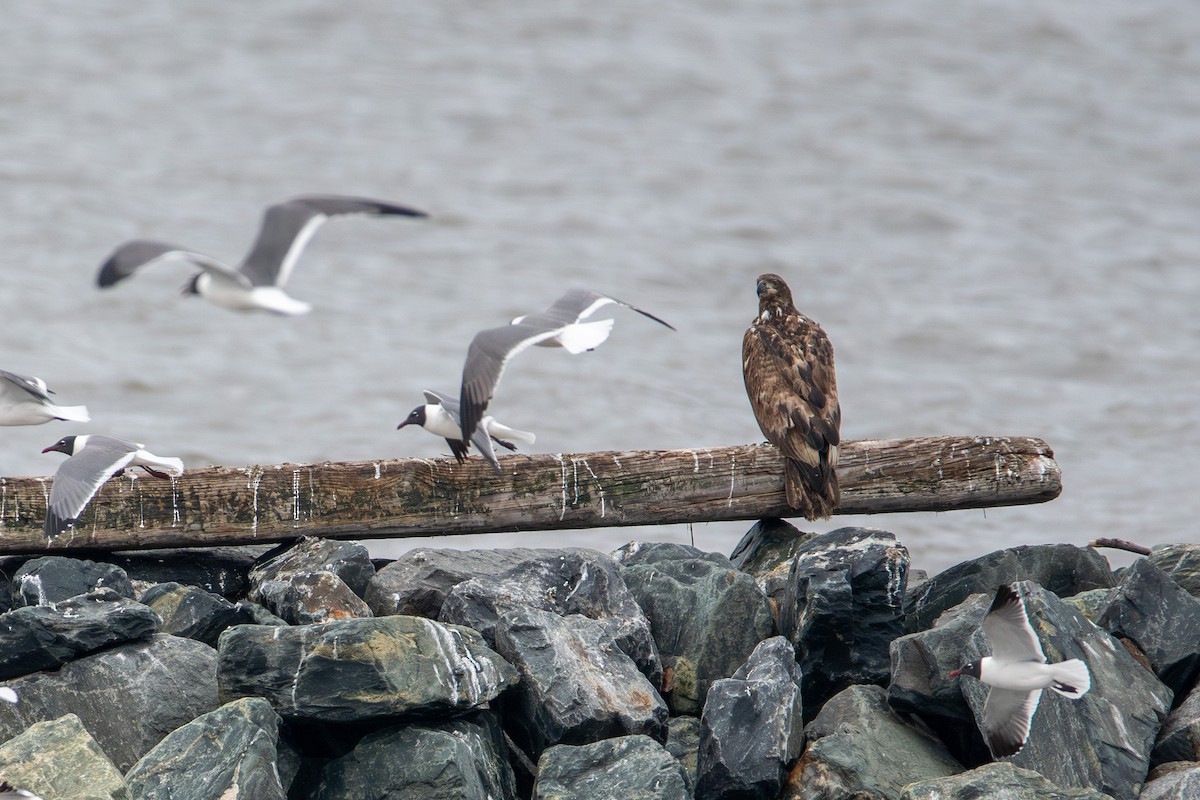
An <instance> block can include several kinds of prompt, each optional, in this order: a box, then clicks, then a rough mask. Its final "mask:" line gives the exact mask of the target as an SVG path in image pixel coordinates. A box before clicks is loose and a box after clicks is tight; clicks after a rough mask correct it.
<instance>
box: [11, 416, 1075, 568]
mask: <svg viewBox="0 0 1200 800" xmlns="http://www.w3.org/2000/svg"><path fill="white" fill-rule="evenodd" d="M500 463H501V466H502V467H503V468H504V473H503V474H502V475H496V474H495V473H493V472H492V470H491V469H490V468H489V467H488V466H487V464H485V463H484V462H483V461H482V459H479V458H471V459H470V460H468V461H467V462H466V463H465V464H458V463H457V462H455V461H454V460H453V459H450V458H445V459H419V458H405V459H396V460H390V461H356V462H331V463H322V464H281V465H276V466H251V467H208V468H205V469H192V470H189V471H188V472H187V473H186V474H185V475H183V476H182V477H180V478H178V479H175V480H171V481H166V480H158V479H155V478H152V477H149V476H144V475H141V473H140V471H138V476H135V475H134V471H132V470H131V471H129V472H126V473H125V474H124V475H122V476H120V477H116V478H113V479H111V480H109V481H108V482H107V483H106V484H105V485H104V486H103V487H102V488H101V490H100V492H99V493H98V494H97V495H96V497H95V498H93V500H92V502H91V504H90V505H89V506H88V507H87V509H85V510H84V513H83V516H82V518H81V519H80V520H79V522H78V523H77V524H76V525H75V527H74V528H72V529H71V530H68V531H67V532H66V533H64V534H62V535H61V536H58V537H56V538H54V539H53V540H47V539H46V537H44V536H43V535H42V520H43V518H44V517H45V513H46V498H47V496H48V492H49V489H50V485H51V482H52V479H50V478H0V554H10V553H42V552H59V551H68V550H88V549H94V550H129V549H141V548H152V547H193V546H213V545H231V544H253V543H269V542H277V541H284V540H288V539H292V538H295V537H297V536H300V535H313V536H326V537H332V538H354V539H368V538H399V537H406V536H432V535H438V534H465V533H494V532H502V531H525V530H557V529H563V530H566V529H574V528H594V527H607V526H620V525H659V524H669V523H685V522H714V521H720V520H753V519H759V518H762V517H771V516H777V517H789V516H794V512H792V511H791V510H790V509H789V508H788V507H787V505H786V502H785V500H784V492H783V478H782V473H783V468H782V461H781V456H780V454H779V452H778V451H777V450H776V449H775V448H774V447H771V446H770V445H765V444H763V445H738V446H733V447H714V448H702V449H696V450H637V451H630V452H597V453H577V454H561V455H513V456H509V457H507V458H503V459H501V461H500ZM838 476H839V479H840V481H841V486H842V503H841V507H840V508H839V509H838V513H839V514H876V513H884V512H895V511H950V510H954V509H962V508H987V507H993V506H1005V505H1022V504H1027V503H1043V502H1046V501H1047V500H1052V499H1054V498H1055V497H1057V496H1058V495H1059V493H1060V492H1061V491H1062V483H1061V472H1060V470H1059V468H1058V464H1057V463H1056V462H1055V461H1054V453H1053V451H1051V449H1050V448H1049V446H1047V445H1046V443H1045V442H1043V441H1042V440H1041V439H1034V438H1028V437H1020V436H1011V437H988V436H938V437H928V438H916V439H875V440H863V441H853V442H843V445H842V449H841V457H840V465H839V468H838Z"/></svg>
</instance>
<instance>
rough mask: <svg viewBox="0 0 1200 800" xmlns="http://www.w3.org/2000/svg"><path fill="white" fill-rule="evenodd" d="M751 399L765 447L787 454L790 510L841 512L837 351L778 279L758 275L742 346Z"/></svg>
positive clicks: (817, 514)
mask: <svg viewBox="0 0 1200 800" xmlns="http://www.w3.org/2000/svg"><path fill="white" fill-rule="evenodd" d="M742 377H743V378H744V379H745V381H746V394H747V395H748V396H749V398H750V406H751V407H752V408H753V409H754V416H755V418H756V419H757V420H758V427H760V428H762V432H763V434H764V435H766V437H767V441H769V442H770V443H771V444H773V445H775V446H776V447H778V448H779V449H780V450H781V451H782V452H783V455H784V458H785V467H784V485H785V486H786V488H787V500H788V505H790V506H791V507H792V508H795V509H796V510H798V511H799V512H800V513H802V514H803V515H804V517H805V519H810V520H811V519H817V518H828V517H829V516H830V514H832V513H833V509H834V508H836V507H837V504H838V498H839V490H838V481H837V456H838V443H839V441H840V436H839V433H838V429H839V427H840V426H841V422H842V411H841V408H840V406H838V395H837V379H836V378H835V377H834V371H833V345H831V344H830V343H829V337H828V336H826V335H825V331H824V330H822V329H821V326H820V325H818V324H817V323H816V322H814V321H813V320H811V319H809V318H808V317H806V316H804V315H803V314H801V313H800V312H799V311H797V310H796V307H795V306H794V305H793V304H792V292H791V290H790V289H788V285H787V284H786V283H784V281H783V278H780V277H779V276H778V275H771V274H767V275H760V276H758V316H757V317H755V318H754V322H752V323H751V324H750V327H749V328H748V329H747V330H746V336H745V338H744V339H742Z"/></svg>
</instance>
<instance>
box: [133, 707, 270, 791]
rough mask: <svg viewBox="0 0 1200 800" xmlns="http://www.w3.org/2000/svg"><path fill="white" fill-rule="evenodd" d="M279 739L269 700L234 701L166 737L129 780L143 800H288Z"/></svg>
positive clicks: (137, 765)
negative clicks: (281, 772)
mask: <svg viewBox="0 0 1200 800" xmlns="http://www.w3.org/2000/svg"><path fill="white" fill-rule="evenodd" d="M278 739H279V715H278V714H276V713H275V712H274V711H272V710H271V706H270V704H268V703H267V701H266V700H263V699H261V698H258V697H250V698H244V699H241V700H234V701H233V702H231V703H228V704H226V705H223V706H221V707H220V708H218V709H216V710H215V711H210V712H208V713H207V714H202V715H201V716H199V717H197V718H196V719H194V720H192V721H191V722H189V723H187V724H186V725H183V726H182V727H179V728H176V729H175V730H174V731H172V732H171V733H169V734H167V736H166V738H164V739H163V740H162V741H161V742H159V743H158V744H157V745H155V746H154V748H153V749H151V750H150V752H148V753H146V755H144V756H142V757H141V759H139V760H138V762H137V763H136V764H134V765H133V768H132V769H130V770H129V773H128V774H127V775H126V776H125V779H126V780H127V781H128V783H129V788H130V790H131V791H132V792H133V795H134V797H137V798H138V800H207V798H216V797H228V798H233V797H241V798H246V799H247V800H250V798H253V800H284V797H285V795H284V791H283V787H282V785H281V784H280V777H279V772H278V769H277V764H276V761H277V751H276V747H277V744H278Z"/></svg>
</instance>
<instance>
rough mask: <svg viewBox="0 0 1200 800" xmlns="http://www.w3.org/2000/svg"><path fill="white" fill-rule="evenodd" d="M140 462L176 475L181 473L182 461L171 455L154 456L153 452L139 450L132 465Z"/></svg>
mask: <svg viewBox="0 0 1200 800" xmlns="http://www.w3.org/2000/svg"><path fill="white" fill-rule="evenodd" d="M141 464H144V465H146V466H148V467H162V468H163V469H165V470H167V471H168V472H172V473H174V474H175V476H176V477H178V476H180V475H182V474H183V462H182V461H181V460H179V459H178V458H174V457H171V456H156V455H154V454H153V453H149V452H147V451H145V450H140V451H138V454H137V457H136V458H135V459H134V461H133V465H134V466H137V465H141Z"/></svg>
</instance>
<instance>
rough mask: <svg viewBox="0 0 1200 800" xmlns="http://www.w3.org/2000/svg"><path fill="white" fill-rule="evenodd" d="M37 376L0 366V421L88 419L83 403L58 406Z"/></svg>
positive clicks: (30, 421)
mask: <svg viewBox="0 0 1200 800" xmlns="http://www.w3.org/2000/svg"><path fill="white" fill-rule="evenodd" d="M52 394H54V392H53V391H51V390H50V389H47V388H46V382H45V381H44V380H42V379H41V378H32V377H29V376H27V375H18V374H16V373H15V372H5V371H4V370H2V369H0V425H41V424H42V423H44V422H49V421H50V420H52V419H61V420H70V421H72V422H88V421H89V420H91V417H89V416H88V410H87V406H58V405H55V404H54V402H53V401H52V400H51V399H50V395H52Z"/></svg>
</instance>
